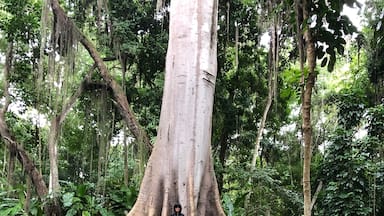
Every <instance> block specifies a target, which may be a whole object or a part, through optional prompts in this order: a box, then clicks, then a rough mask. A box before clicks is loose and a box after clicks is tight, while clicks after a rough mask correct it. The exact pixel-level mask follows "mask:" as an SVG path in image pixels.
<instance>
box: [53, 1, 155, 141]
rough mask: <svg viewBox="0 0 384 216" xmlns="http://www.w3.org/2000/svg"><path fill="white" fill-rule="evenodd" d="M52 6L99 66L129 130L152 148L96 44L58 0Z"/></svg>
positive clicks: (60, 19) (54, 11)
mask: <svg viewBox="0 0 384 216" xmlns="http://www.w3.org/2000/svg"><path fill="white" fill-rule="evenodd" d="M51 7H52V11H53V13H54V14H55V15H56V16H57V17H58V18H59V19H56V20H57V21H58V22H60V21H62V22H66V23H65V25H66V26H67V27H68V28H72V32H73V33H74V34H77V35H78V37H79V41H80V43H81V44H82V45H83V46H84V48H85V49H86V50H87V51H88V53H89V55H90V56H91V57H92V59H93V60H94V62H95V64H96V66H97V68H98V69H99V71H100V74H101V76H102V77H103V79H104V81H105V82H106V83H107V85H108V86H110V87H111V89H112V91H113V94H114V97H115V99H116V101H117V103H118V106H119V110H120V113H121V115H122V116H123V119H124V120H125V122H126V123H127V126H128V128H129V130H130V131H131V132H132V134H133V135H134V136H135V137H136V139H138V141H139V142H142V143H144V144H145V145H146V146H147V147H148V148H149V149H152V145H151V143H150V140H149V137H148V135H147V133H146V132H145V130H144V129H142V127H141V126H140V124H139V123H138V121H137V120H136V118H135V116H134V113H133V111H132V109H131V107H130V105H129V103H128V100H127V97H126V95H125V92H124V91H123V89H122V88H121V86H120V85H119V84H118V83H117V82H116V81H115V80H114V79H113V77H112V76H111V75H110V74H109V72H108V69H107V66H106V65H105V63H104V61H103V59H102V58H101V56H100V54H99V53H98V52H97V50H96V48H95V46H94V45H93V44H92V43H91V41H89V39H88V38H87V37H86V36H85V35H84V34H83V33H82V32H81V31H80V30H79V29H78V28H77V26H76V25H75V23H74V22H73V21H72V20H71V19H70V18H69V17H68V16H67V15H66V13H65V12H64V10H63V9H62V8H61V7H60V5H59V3H58V1H57V0H51Z"/></svg>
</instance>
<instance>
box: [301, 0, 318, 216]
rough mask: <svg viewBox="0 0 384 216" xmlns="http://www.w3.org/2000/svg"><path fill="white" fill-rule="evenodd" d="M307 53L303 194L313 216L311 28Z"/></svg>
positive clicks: (305, 4) (306, 7)
mask: <svg viewBox="0 0 384 216" xmlns="http://www.w3.org/2000/svg"><path fill="white" fill-rule="evenodd" d="M310 3H311V1H310V0H304V1H303V18H304V20H308V18H309V5H310ZM304 38H305V42H306V52H307V64H308V69H309V74H308V76H307V80H306V83H305V89H304V95H303V101H302V112H303V113H302V118H303V126H302V130H303V139H304V162H303V193H304V216H310V215H311V155H312V152H311V143H312V126H311V104H312V89H313V87H314V86H315V81H316V76H317V74H316V72H315V66H316V54H315V43H314V41H313V38H312V35H311V31H310V28H309V26H307V28H306V31H305V32H304Z"/></svg>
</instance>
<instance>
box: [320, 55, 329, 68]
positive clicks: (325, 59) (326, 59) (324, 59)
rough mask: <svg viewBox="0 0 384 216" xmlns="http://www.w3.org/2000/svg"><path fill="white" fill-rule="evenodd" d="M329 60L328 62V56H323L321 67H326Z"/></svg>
mask: <svg viewBox="0 0 384 216" xmlns="http://www.w3.org/2000/svg"><path fill="white" fill-rule="evenodd" d="M327 62H328V58H327V57H325V58H323V60H322V61H321V67H324V66H325V65H327Z"/></svg>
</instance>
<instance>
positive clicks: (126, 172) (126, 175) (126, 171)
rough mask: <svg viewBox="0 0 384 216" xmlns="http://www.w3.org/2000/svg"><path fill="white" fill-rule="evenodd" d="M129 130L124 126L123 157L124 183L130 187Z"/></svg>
mask: <svg viewBox="0 0 384 216" xmlns="http://www.w3.org/2000/svg"><path fill="white" fill-rule="evenodd" d="M127 135H128V134H127V130H126V128H125V127H124V129H123V143H124V150H123V158H124V185H125V186H127V187H128V183H129V167H128V143H127Z"/></svg>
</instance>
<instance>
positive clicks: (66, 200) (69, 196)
mask: <svg viewBox="0 0 384 216" xmlns="http://www.w3.org/2000/svg"><path fill="white" fill-rule="evenodd" d="M74 195H75V193H74V192H68V193H65V194H64V195H63V205H64V207H70V206H72V204H73V197H74Z"/></svg>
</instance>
